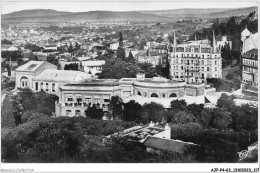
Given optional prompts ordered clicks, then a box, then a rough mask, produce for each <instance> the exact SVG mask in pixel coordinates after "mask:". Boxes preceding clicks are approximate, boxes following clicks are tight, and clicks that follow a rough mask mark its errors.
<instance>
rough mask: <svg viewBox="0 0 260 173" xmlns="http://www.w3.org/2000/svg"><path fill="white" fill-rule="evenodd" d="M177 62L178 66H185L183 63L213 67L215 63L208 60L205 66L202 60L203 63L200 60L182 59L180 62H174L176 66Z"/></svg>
mask: <svg viewBox="0 0 260 173" xmlns="http://www.w3.org/2000/svg"><path fill="white" fill-rule="evenodd" d="M175 62H176V64H178V63H181V64H183V63H185V64H193V63H194V64H195V65H200V64H201V65H207V64H208V65H212V64H213V63H212V62H211V61H209V60H207V63H206V61H205V64H204V60H202V61H198V60H194V61H193V60H182V59H180V60H178V59H176V61H175V60H173V64H175ZM217 64H218V62H217V61H215V65H217Z"/></svg>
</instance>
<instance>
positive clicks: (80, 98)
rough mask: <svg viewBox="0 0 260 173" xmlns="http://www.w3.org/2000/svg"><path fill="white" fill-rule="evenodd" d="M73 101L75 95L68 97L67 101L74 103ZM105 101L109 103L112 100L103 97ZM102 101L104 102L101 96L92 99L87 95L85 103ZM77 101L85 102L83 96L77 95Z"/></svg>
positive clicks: (79, 102)
mask: <svg viewBox="0 0 260 173" xmlns="http://www.w3.org/2000/svg"><path fill="white" fill-rule="evenodd" d="M73 101H74V99H73V97H68V98H67V102H69V103H72V102H73ZM103 101H104V102H105V103H109V102H110V100H109V99H103ZM101 102H102V99H100V98H92V99H91V98H87V97H86V98H85V100H84V103H86V104H89V103H92V104H98V103H101ZM75 103H78V104H81V103H83V99H82V97H76V100H75Z"/></svg>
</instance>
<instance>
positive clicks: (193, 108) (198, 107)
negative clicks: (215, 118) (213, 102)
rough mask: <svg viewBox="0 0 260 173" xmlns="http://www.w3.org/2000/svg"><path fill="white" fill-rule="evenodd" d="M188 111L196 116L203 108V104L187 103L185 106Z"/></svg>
mask: <svg viewBox="0 0 260 173" xmlns="http://www.w3.org/2000/svg"><path fill="white" fill-rule="evenodd" d="M187 110H188V112H190V113H191V114H192V115H193V116H195V117H198V115H200V114H201V112H202V111H203V110H204V104H195V103H193V104H189V105H188V106H187Z"/></svg>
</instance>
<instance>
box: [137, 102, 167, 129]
mask: <svg viewBox="0 0 260 173" xmlns="http://www.w3.org/2000/svg"><path fill="white" fill-rule="evenodd" d="M163 110H164V107H163V105H161V104H158V103H155V102H151V103H145V104H144V105H143V109H142V113H141V118H142V122H143V123H144V124H147V123H149V122H151V121H153V122H161V121H162V119H164V118H165V117H164V114H163Z"/></svg>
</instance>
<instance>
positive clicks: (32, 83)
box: [15, 61, 91, 94]
mask: <svg viewBox="0 0 260 173" xmlns="http://www.w3.org/2000/svg"><path fill="white" fill-rule="evenodd" d="M15 77H16V85H15V87H16V89H17V88H30V89H31V90H33V91H35V92H38V91H45V92H48V93H52V94H58V91H59V89H58V87H59V86H61V85H64V84H68V83H79V82H82V81H83V80H86V79H88V78H90V77H91V75H89V74H87V73H84V72H80V71H66V70H57V67H56V66H55V65H53V64H51V63H48V62H46V61H29V62H28V63H26V64H24V65H22V66H20V67H18V68H17V69H16V70H15Z"/></svg>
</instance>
